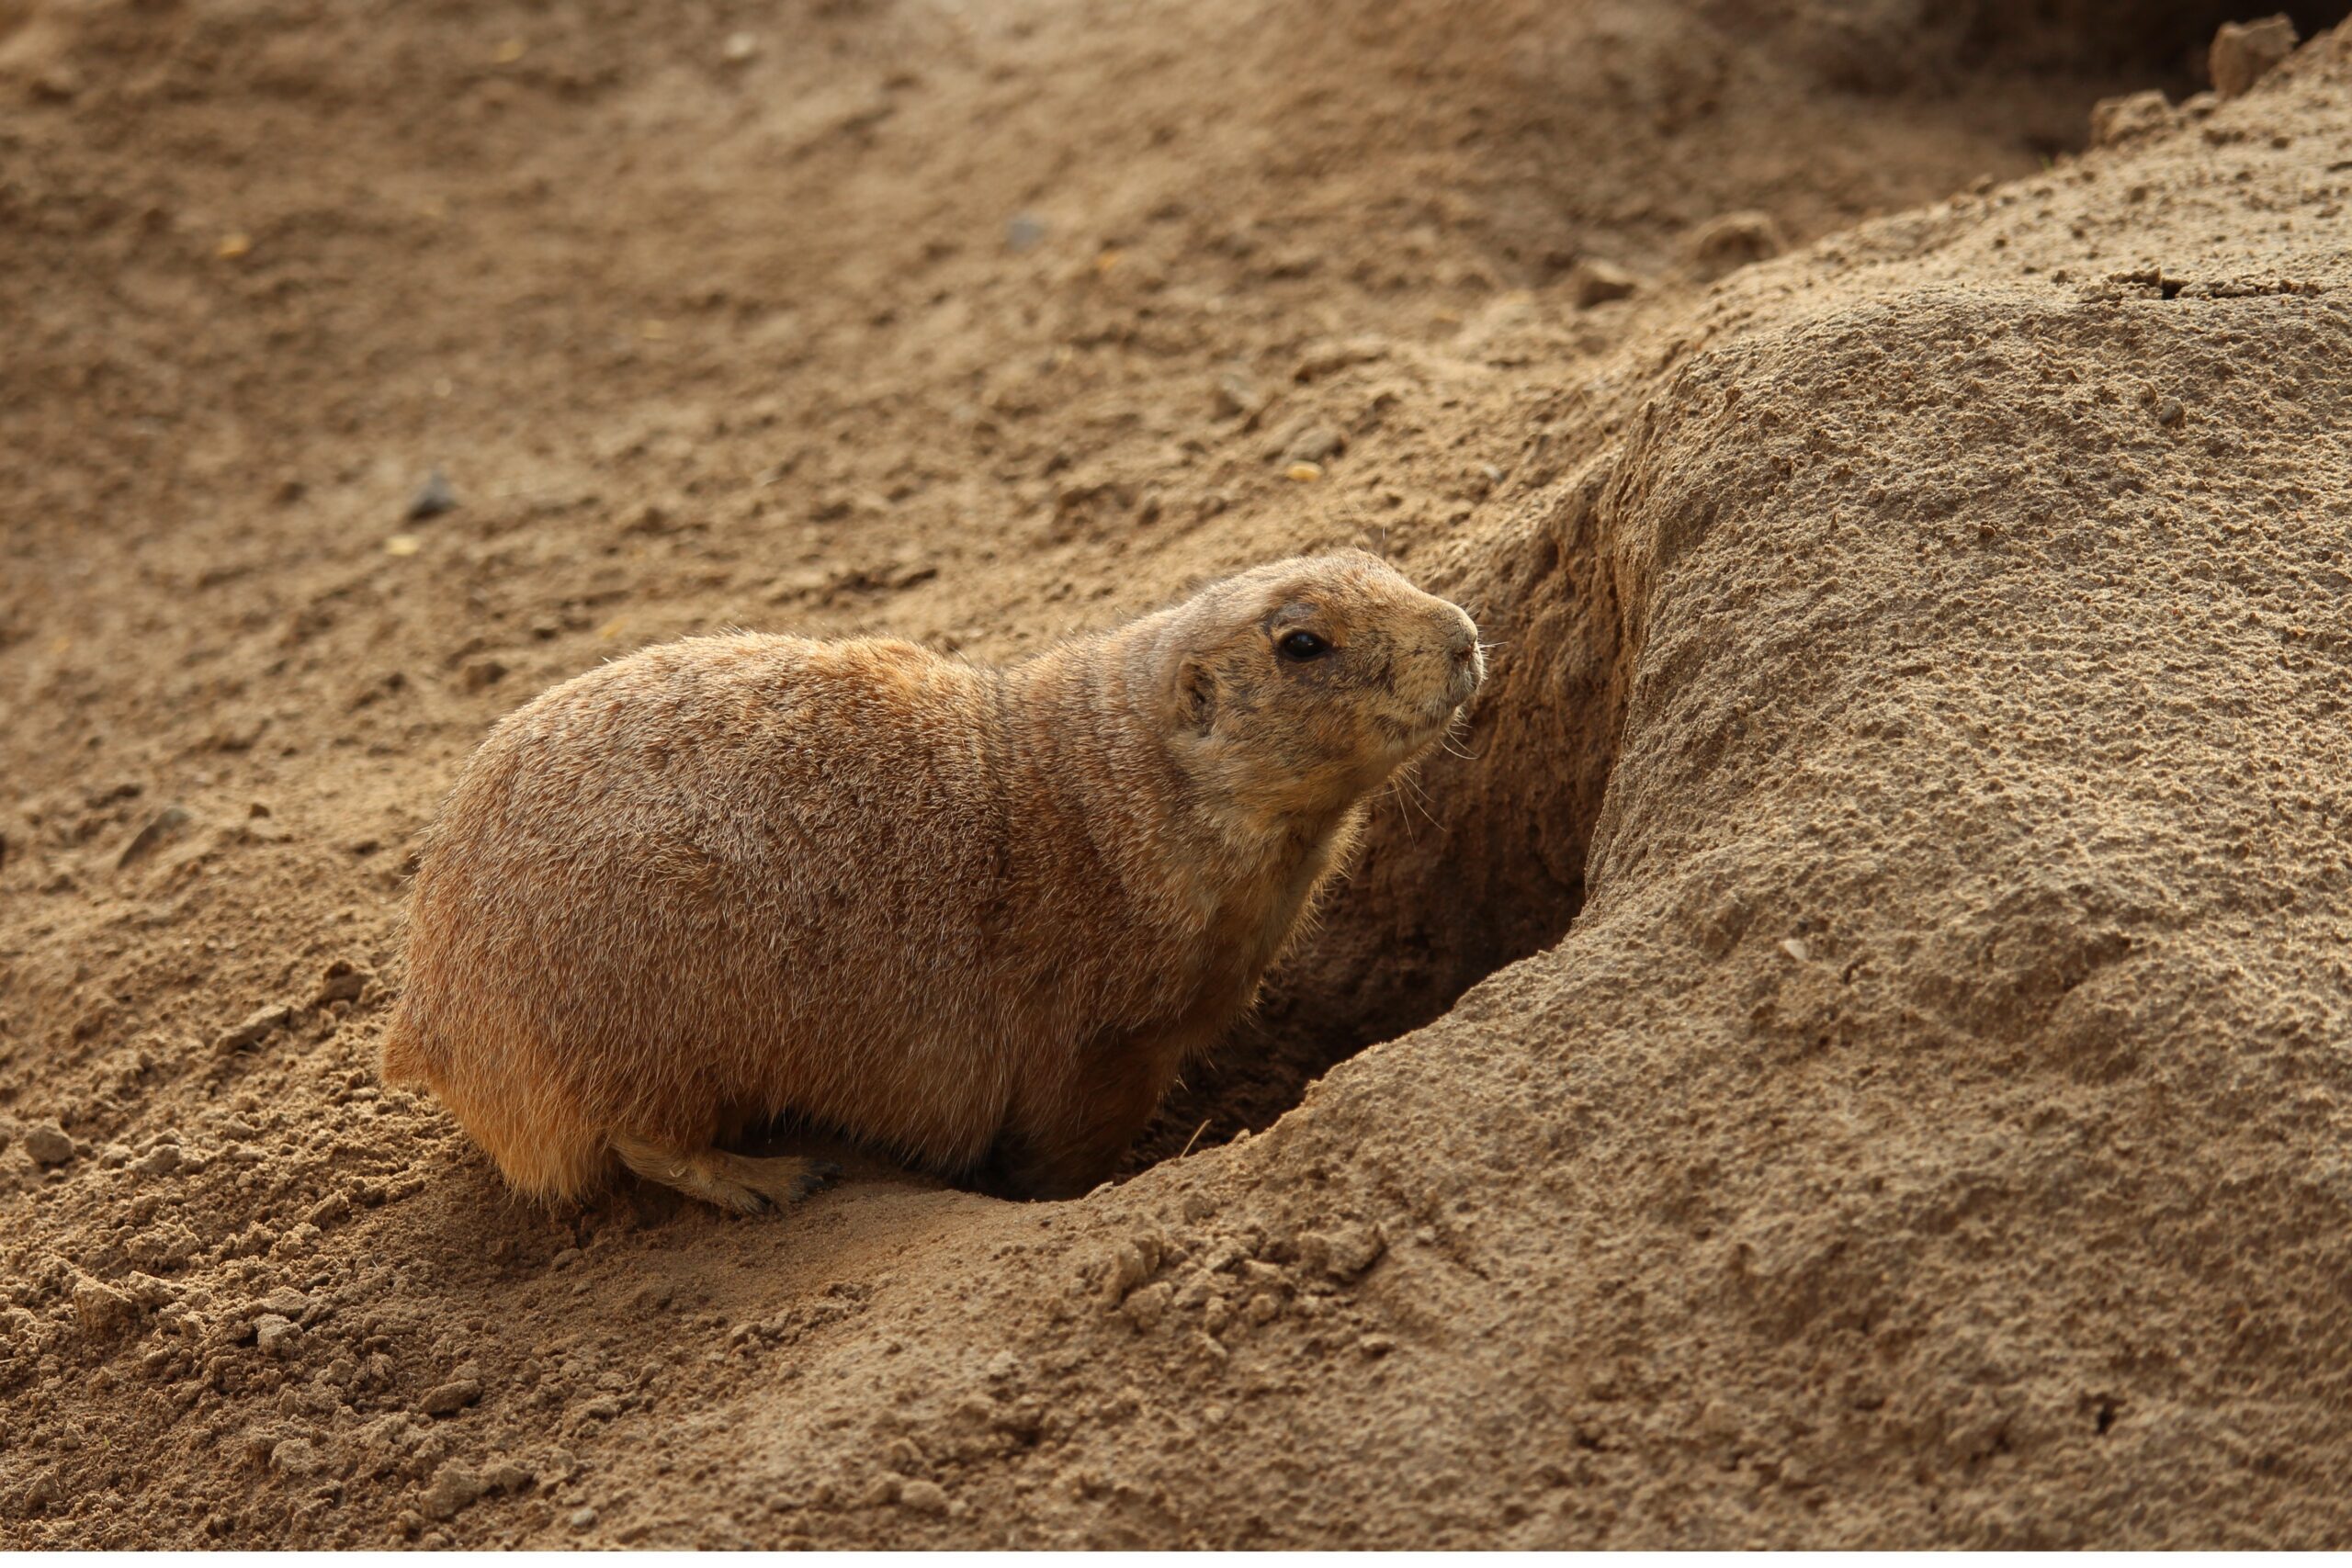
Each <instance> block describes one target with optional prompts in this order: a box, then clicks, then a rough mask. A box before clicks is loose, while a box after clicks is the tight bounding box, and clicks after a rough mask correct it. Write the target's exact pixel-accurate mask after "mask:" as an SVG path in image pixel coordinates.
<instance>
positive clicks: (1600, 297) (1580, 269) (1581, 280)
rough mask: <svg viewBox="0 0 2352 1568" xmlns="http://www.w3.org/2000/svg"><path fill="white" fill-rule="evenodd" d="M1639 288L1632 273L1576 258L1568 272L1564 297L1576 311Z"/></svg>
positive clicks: (1602, 262)
mask: <svg viewBox="0 0 2352 1568" xmlns="http://www.w3.org/2000/svg"><path fill="white" fill-rule="evenodd" d="M1640 287H1641V280H1640V279H1639V278H1637V277H1635V276H1634V275H1633V274H1632V273H1630V272H1627V271H1626V270H1625V269H1624V268H1623V267H1622V266H1615V265H1611V264H1610V263H1608V262H1605V261H1580V262H1578V263H1577V265H1575V266H1574V267H1573V268H1571V269H1570V270H1569V272H1568V298H1569V299H1573V300H1575V301H1576V302H1577V309H1578V310H1591V309H1592V308H1593V307H1594V306H1595V305H1605V304H1607V303H1608V302H1609V301H1610V300H1611V299H1624V298H1625V297H1626V296H1627V295H1629V294H1631V293H1633V292H1634V290H1635V289H1637V288H1640Z"/></svg>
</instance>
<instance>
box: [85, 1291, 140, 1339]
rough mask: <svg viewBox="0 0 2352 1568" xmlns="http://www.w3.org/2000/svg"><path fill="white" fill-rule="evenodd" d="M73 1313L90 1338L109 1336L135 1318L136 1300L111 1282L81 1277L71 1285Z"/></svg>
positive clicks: (119, 1330)
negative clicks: (104, 1282) (109, 1283)
mask: <svg viewBox="0 0 2352 1568" xmlns="http://www.w3.org/2000/svg"><path fill="white" fill-rule="evenodd" d="M138 1317H139V1303H137V1302H135V1301H132V1300H131V1299H130V1297H129V1296H127V1295H124V1294H123V1293H122V1292H120V1291H118V1290H116V1289H114V1288H113V1287H112V1286H109V1285H102V1284H100V1283H99V1282H98V1281H97V1280H77V1281H76V1282H75V1283H74V1320H75V1321H76V1322H78V1323H79V1324H81V1325H82V1332H83V1333H84V1334H86V1335H88V1336H89V1337H91V1338H93V1339H110V1338H112V1337H114V1336H116V1335H118V1334H119V1333H121V1332H122V1331H123V1330H124V1329H126V1328H128V1327H130V1325H131V1324H132V1323H133V1322H135V1321H137V1319H138Z"/></svg>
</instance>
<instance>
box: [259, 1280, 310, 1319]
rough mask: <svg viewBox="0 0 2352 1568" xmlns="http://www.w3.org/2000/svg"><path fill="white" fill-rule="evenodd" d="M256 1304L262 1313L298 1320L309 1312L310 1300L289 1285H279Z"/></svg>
mask: <svg viewBox="0 0 2352 1568" xmlns="http://www.w3.org/2000/svg"><path fill="white" fill-rule="evenodd" d="M256 1304H257V1305H258V1306H259V1307H260V1309H261V1310H262V1311H263V1312H274V1313H276V1314H277V1315H278V1316H280V1317H292V1318H299V1317H300V1316H301V1315H302V1314H304V1313H306V1312H308V1311H310V1310H311V1298H310V1297H308V1296H306V1295H304V1294H303V1293H302V1292H300V1291H298V1290H296V1289H295V1288H294V1287H293V1286H291V1285H280V1286H278V1287H277V1289H276V1290H274V1291H272V1292H269V1294H267V1295H266V1296H264V1297H262V1299H261V1300H260V1302H259V1303H256Z"/></svg>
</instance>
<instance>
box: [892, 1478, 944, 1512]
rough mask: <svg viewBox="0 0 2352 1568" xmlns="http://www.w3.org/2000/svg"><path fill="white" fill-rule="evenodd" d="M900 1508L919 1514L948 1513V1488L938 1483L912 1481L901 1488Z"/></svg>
mask: <svg viewBox="0 0 2352 1568" xmlns="http://www.w3.org/2000/svg"><path fill="white" fill-rule="evenodd" d="M899 1506H900V1507H903V1508H909V1509H911V1510H913V1511H914V1512H915V1513H918V1514H944V1513H945V1512H946V1511H947V1488H945V1487H944V1486H942V1485H941V1484H940V1483H938V1482H936V1481H910V1482H907V1483H905V1484H903V1485H901V1486H900V1487H899Z"/></svg>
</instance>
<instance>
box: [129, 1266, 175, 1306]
mask: <svg viewBox="0 0 2352 1568" xmlns="http://www.w3.org/2000/svg"><path fill="white" fill-rule="evenodd" d="M122 1284H123V1289H124V1290H126V1291H128V1292H130V1299H131V1300H133V1301H135V1302H137V1303H139V1304H140V1305H141V1306H143V1307H159V1306H162V1305H164V1303H167V1302H170V1301H172V1300H174V1299H175V1298H176V1297H177V1296H178V1295H179V1293H180V1292H179V1287H178V1286H176V1285H174V1284H171V1283H170V1282H168V1281H166V1280H158V1279H157V1278H155V1276H154V1275H153V1274H141V1273H139V1272H138V1271H136V1270H133V1271H132V1272H131V1273H130V1274H128V1275H126V1276H125V1277H124V1279H123V1281H122Z"/></svg>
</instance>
